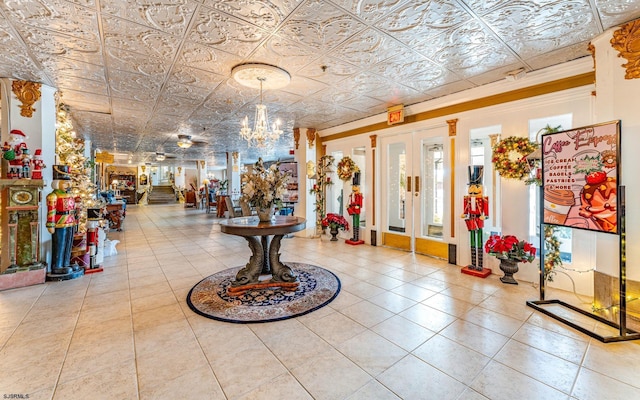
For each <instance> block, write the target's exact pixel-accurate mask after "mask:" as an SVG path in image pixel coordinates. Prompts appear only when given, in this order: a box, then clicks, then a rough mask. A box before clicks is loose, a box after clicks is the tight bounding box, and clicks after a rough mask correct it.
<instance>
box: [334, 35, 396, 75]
mask: <svg viewBox="0 0 640 400" xmlns="http://www.w3.org/2000/svg"><path fill="white" fill-rule="evenodd" d="M403 50H405V48H404V47H403V46H402V45H401V44H400V43H398V42H397V41H395V40H393V39H391V38H390V37H389V36H386V35H383V34H382V33H380V32H378V31H376V30H374V29H367V30H366V31H364V32H361V33H359V34H358V35H356V36H354V37H352V38H351V39H350V40H349V41H348V42H347V43H344V44H343V45H341V46H340V47H338V48H337V49H335V50H333V51H332V52H331V55H332V56H334V57H336V58H340V59H342V60H344V61H346V62H349V63H351V64H354V65H360V66H363V67H364V66H370V65H371V64H377V63H379V62H381V61H383V60H386V59H387V58H389V57H391V56H393V55H395V54H396V53H398V52H402V51H403Z"/></svg>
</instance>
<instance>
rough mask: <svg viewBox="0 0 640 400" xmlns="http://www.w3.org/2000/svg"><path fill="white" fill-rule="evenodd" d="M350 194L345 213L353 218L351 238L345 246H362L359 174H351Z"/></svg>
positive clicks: (346, 241)
mask: <svg viewBox="0 0 640 400" xmlns="http://www.w3.org/2000/svg"><path fill="white" fill-rule="evenodd" d="M352 185H353V186H352V187H351V190H352V193H351V194H350V195H349V206H348V207H347V212H348V213H349V215H351V217H352V218H353V237H352V238H351V239H348V240H345V243H347V244H352V245H356V244H363V243H364V240H360V212H361V211H362V193H360V172H354V173H353V181H352Z"/></svg>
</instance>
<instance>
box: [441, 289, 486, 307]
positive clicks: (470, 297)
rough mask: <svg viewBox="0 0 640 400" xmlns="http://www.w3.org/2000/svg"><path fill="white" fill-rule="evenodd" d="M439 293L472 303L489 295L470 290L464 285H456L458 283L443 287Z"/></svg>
mask: <svg viewBox="0 0 640 400" xmlns="http://www.w3.org/2000/svg"><path fill="white" fill-rule="evenodd" d="M441 293H442V294H444V295H446V296H449V297H453V298H454V299H457V300H462V301H464V302H467V303H471V304H473V305H478V304H480V303H482V301H484V300H485V299H487V298H488V297H489V294H486V293H483V292H478V291H475V290H471V289H468V288H466V287H463V286H458V285H450V286H449V287H448V288H446V289H444V290H443V291H442V292H441Z"/></svg>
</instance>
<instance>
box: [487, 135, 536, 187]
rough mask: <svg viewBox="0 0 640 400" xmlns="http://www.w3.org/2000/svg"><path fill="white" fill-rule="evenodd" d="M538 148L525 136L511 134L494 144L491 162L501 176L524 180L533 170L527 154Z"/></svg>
mask: <svg viewBox="0 0 640 400" xmlns="http://www.w3.org/2000/svg"><path fill="white" fill-rule="evenodd" d="M537 148H538V144H537V143H534V142H532V141H530V140H529V139H527V138H525V137H517V136H509V137H508V138H505V139H503V140H501V141H500V142H498V143H496V145H495V146H493V154H492V157H491V162H492V163H493V167H494V168H495V170H496V171H498V173H499V174H500V176H501V177H503V178H507V179H518V180H522V179H523V178H526V177H528V176H529V172H530V171H531V166H530V165H529V161H528V160H527V156H528V155H529V154H531V153H533V151H534V150H536V149H537Z"/></svg>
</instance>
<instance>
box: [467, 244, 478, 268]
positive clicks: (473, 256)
mask: <svg viewBox="0 0 640 400" xmlns="http://www.w3.org/2000/svg"><path fill="white" fill-rule="evenodd" d="M476 253H477V251H476V248H475V247H473V246H471V265H470V266H469V269H477V267H476V259H477V255H476Z"/></svg>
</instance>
